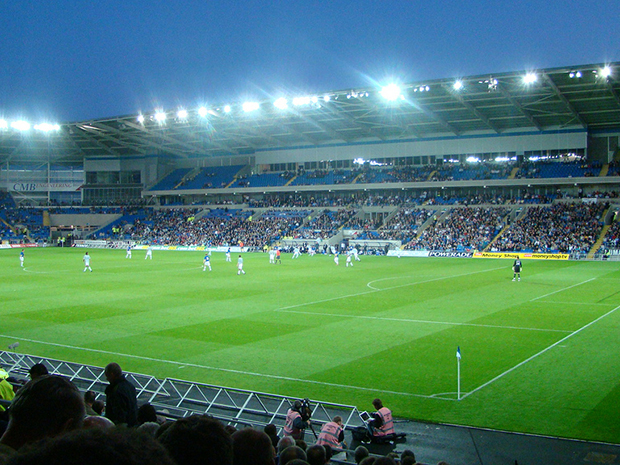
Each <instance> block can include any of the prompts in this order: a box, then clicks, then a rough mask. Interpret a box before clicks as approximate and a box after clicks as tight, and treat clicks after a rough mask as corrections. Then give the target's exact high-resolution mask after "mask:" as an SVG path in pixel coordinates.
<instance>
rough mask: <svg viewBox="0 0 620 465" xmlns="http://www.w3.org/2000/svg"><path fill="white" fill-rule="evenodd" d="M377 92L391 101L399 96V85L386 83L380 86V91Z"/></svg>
mask: <svg viewBox="0 0 620 465" xmlns="http://www.w3.org/2000/svg"><path fill="white" fill-rule="evenodd" d="M379 93H380V94H381V96H382V97H383V98H384V99H386V100H389V101H391V102H393V101H394V100H396V99H398V98H399V97H400V96H401V91H400V87H398V86H397V85H396V84H388V85H387V86H384V87H382V88H381V92H379Z"/></svg>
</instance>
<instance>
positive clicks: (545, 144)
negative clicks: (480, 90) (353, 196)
mask: <svg viewBox="0 0 620 465" xmlns="http://www.w3.org/2000/svg"><path fill="white" fill-rule="evenodd" d="M587 144H588V133H587V131H585V130H583V131H582V130H567V131H554V132H552V133H536V134H507V135H495V136H488V135H484V136H467V137H446V138H437V139H420V140H417V141H406V142H382V141H381V142H372V143H371V142H367V143H359V144H342V145H329V146H324V147H311V148H298V149H289V150H270V151H258V152H257V153H256V163H257V164H270V163H290V162H291V161H298V162H307V161H309V162H312V161H322V160H353V159H355V158H360V157H361V158H364V159H369V158H398V157H411V156H435V157H443V156H444V155H461V154H474V153H494V152H516V154H517V155H523V154H524V152H526V151H543V150H563V149H584V150H585V149H587Z"/></svg>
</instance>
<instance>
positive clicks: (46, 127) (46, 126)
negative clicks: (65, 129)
mask: <svg viewBox="0 0 620 465" xmlns="http://www.w3.org/2000/svg"><path fill="white" fill-rule="evenodd" d="M34 128H35V129H36V130H37V131H43V132H51V131H59V130H60V126H59V125H57V124H50V123H41V124H35V125H34Z"/></svg>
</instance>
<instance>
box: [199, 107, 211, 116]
mask: <svg viewBox="0 0 620 465" xmlns="http://www.w3.org/2000/svg"><path fill="white" fill-rule="evenodd" d="M208 113H209V111H208V110H207V108H206V107H200V108H199V109H198V114H199V115H200V116H202V117H203V118H204V117H205V116H207V114H208Z"/></svg>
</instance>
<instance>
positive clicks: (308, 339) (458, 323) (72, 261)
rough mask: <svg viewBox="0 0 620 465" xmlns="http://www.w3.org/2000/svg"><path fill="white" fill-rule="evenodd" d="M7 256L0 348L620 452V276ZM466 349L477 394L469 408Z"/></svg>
mask: <svg viewBox="0 0 620 465" xmlns="http://www.w3.org/2000/svg"><path fill="white" fill-rule="evenodd" d="M89 253H90V255H91V256H92V261H91V265H92V268H93V270H94V271H93V272H92V273H90V272H86V273H84V272H83V271H82V270H83V268H84V267H83V263H82V256H83V254H84V250H80V249H58V248H50V249H27V250H26V260H25V268H24V269H21V268H20V266H19V258H18V254H19V249H13V250H0V290H1V293H0V296H1V300H0V321H1V323H0V328H1V329H0V344H2V345H3V346H4V347H6V346H7V345H8V344H11V343H13V342H19V343H20V345H19V348H18V351H19V352H22V353H26V354H32V355H38V356H42V357H48V358H54V359H60V360H67V361H73V362H79V363H84V364H89V365H97V366H104V365H106V364H107V363H109V362H111V361H116V362H118V363H120V364H121V366H122V367H123V368H124V369H125V370H127V371H133V372H137V373H144V374H150V375H153V376H156V377H158V378H165V377H173V378H180V379H187V380H192V381H197V382H202V383H208V384H215V385H222V386H227V387H235V388H241V389H247V390H256V391H261V392H268V393H273V394H281V395H288V396H296V397H309V398H311V399H316V400H322V401H328V402H336V403H343V404H348V405H356V406H357V407H358V408H360V410H367V409H371V408H372V405H371V400H372V399H373V398H375V397H380V398H382V400H383V402H384V404H385V405H387V406H389V407H390V408H391V409H392V410H393V411H394V413H395V415H396V416H398V417H404V418H411V419H421V420H427V421H433V422H446V423H454V424H463V425H474V426H482V427H489V428H497V429H502V430H510V431H522V432H529V433H537V434H544V435H552V436H561V437H572V438H582V439H589V440H599V441H607V442H614V443H620V421H618V419H619V418H620V382H619V381H620V331H619V329H620V328H619V326H620V288H619V286H618V284H619V282H620V280H619V278H620V271H618V268H619V266H618V264H616V263H610V262H575V261H561V262H559V261H542V260H541V261H534V260H529V261H527V260H526V261H525V262H524V270H523V278H522V280H521V281H520V282H513V281H512V271H511V265H512V262H511V261H510V260H491V259H448V258H435V259H425V258H401V259H399V258H396V257H361V261H360V262H355V266H354V267H352V268H351V267H349V268H347V267H345V263H344V259H343V258H342V259H341V260H340V265H339V266H336V265H335V264H334V262H333V260H332V258H331V257H328V256H322V255H317V256H314V257H309V256H303V257H301V258H299V259H295V260H293V259H291V256H290V255H285V256H283V259H282V264H281V265H280V264H278V265H270V264H269V263H268V262H269V260H268V256H267V255H266V254H244V261H245V263H244V267H245V270H246V271H247V274H245V275H241V276H238V275H237V272H236V258H237V255H238V254H233V262H232V263H228V262H226V261H225V257H224V254H220V253H214V254H213V257H212V267H213V271H211V272H209V271H206V272H203V271H202V257H203V255H204V253H202V252H174V251H166V252H163V251H155V252H154V253H153V255H154V258H153V260H145V259H144V256H145V254H144V251H138V250H136V251H134V253H133V258H132V259H131V260H129V259H125V251H124V250H96V249H93V250H90V251H89ZM457 347H460V350H461V354H462V359H461V362H460V373H461V376H460V378H461V391H460V400H457V380H458V379H457V358H456V351H457Z"/></svg>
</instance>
